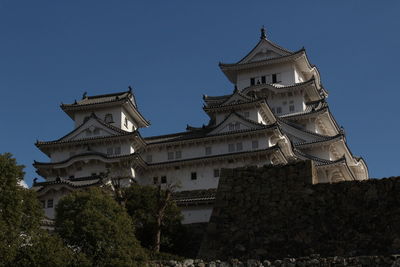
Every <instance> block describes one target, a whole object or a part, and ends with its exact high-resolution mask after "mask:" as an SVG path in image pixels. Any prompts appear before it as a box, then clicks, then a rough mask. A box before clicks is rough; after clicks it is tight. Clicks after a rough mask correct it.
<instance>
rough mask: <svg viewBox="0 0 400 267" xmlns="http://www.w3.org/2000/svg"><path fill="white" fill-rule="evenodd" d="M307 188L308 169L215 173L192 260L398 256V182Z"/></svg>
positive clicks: (307, 165)
mask: <svg viewBox="0 0 400 267" xmlns="http://www.w3.org/2000/svg"><path fill="white" fill-rule="evenodd" d="M313 181H315V168H314V166H313V164H312V162H310V161H306V162H298V163H295V164H292V165H287V166H280V167H263V168H254V167H248V168H237V169H226V170H223V171H222V176H221V178H220V182H219V187H218V192H217V196H216V201H215V206H214V210H213V213H212V216H211V219H210V223H209V225H208V228H207V234H206V237H205V239H204V240H203V243H202V246H201V249H200V252H199V255H198V258H202V259H221V260H225V259H230V258H239V259H249V258H252V259H272V260H274V259H282V258H294V257H296V258H297V257H302V256H304V255H312V254H319V255H322V256H323V257H329V256H334V255H336V256H345V257H353V256H357V255H391V254H397V253H399V252H400V178H386V179H379V180H376V179H371V180H367V181H351V182H340V183H336V184H313ZM299 266H300V265H299ZM307 266H308V265H307ZM318 266H319V265H318ZM320 266H325V265H320Z"/></svg>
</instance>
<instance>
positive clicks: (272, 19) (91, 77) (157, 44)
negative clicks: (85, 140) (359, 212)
mask: <svg viewBox="0 0 400 267" xmlns="http://www.w3.org/2000/svg"><path fill="white" fill-rule="evenodd" d="M399 13H400V2H399V1H384V3H383V1H140V2H139V1H122V0H121V1H100V0H96V1H56V0H51V1H18V0H0V33H1V39H0V101H1V102H0V114H1V116H2V123H1V126H0V127H1V128H0V153H3V152H11V153H13V154H14V155H15V157H16V158H17V160H18V162H19V163H20V164H24V165H26V172H27V174H26V177H25V179H26V181H27V183H28V184H30V183H31V181H32V179H33V178H34V177H36V176H37V175H36V173H35V172H34V168H33V167H32V163H33V160H37V161H47V160H48V159H47V157H46V156H45V155H44V154H42V153H41V152H40V151H39V150H38V149H37V148H36V147H35V146H34V142H35V141H36V139H39V140H54V139H58V138H59V137H61V136H63V135H64V134H66V133H67V132H69V131H70V130H72V127H73V123H72V120H71V119H70V118H69V117H68V116H67V115H66V114H64V113H63V112H62V110H61V109H60V108H59V105H60V103H61V102H64V103H70V102H73V101H74V100H75V99H80V98H81V96H82V93H83V92H84V91H87V92H88V94H89V95H93V94H102V93H109V92H117V91H123V90H126V89H127V87H128V85H132V87H133V88H134V92H135V95H136V99H137V101H138V104H139V109H140V111H141V112H142V114H143V115H144V116H145V117H146V118H147V119H149V120H150V121H151V124H152V125H151V126H150V127H149V128H148V129H144V130H142V131H141V133H142V135H144V136H149V135H158V134H164V133H172V132H176V131H183V130H184V129H185V127H186V124H191V125H201V124H203V123H207V116H206V115H205V114H204V112H203V111H202V109H201V107H202V104H203V103H202V94H208V95H221V94H227V93H230V92H231V91H232V90H233V85H232V84H230V83H229V82H228V80H227V79H226V78H225V76H224V75H223V74H222V72H221V71H220V70H219V68H218V62H219V61H223V62H235V61H236V60H238V59H240V58H241V57H242V56H244V55H245V54H246V53H247V52H248V51H249V50H250V49H251V48H253V46H254V45H255V44H256V43H257V41H258V39H259V29H260V27H261V26H262V25H265V27H266V28H267V34H268V37H269V39H271V40H272V41H274V42H276V43H278V44H280V45H281V46H283V47H285V48H288V49H291V50H297V49H300V48H301V47H303V46H304V47H305V48H306V50H307V53H308V55H309V57H310V60H311V62H312V63H313V64H316V65H317V66H318V68H319V70H320V72H321V78H322V82H323V84H324V86H325V88H326V89H327V90H328V91H329V93H330V95H329V98H328V101H329V104H330V108H331V111H332V112H333V114H334V115H335V117H336V119H337V120H338V122H339V124H340V125H343V126H344V128H345V130H346V133H347V142H348V144H349V147H350V148H351V149H352V151H353V153H354V154H356V155H360V156H363V157H364V158H365V160H366V162H367V164H368V166H369V171H370V176H371V177H388V176H396V175H400V169H399V167H398V166H399V159H398V153H399V150H400V140H399V138H398V136H399V134H398V133H399V132H400V124H399V121H400V120H399V113H400V111H399V97H400V87H399V81H398V79H399V77H400V75H399V71H398V64H399V62H400V56H399V54H400V53H399V47H400V34H399V33H400V30H399V29H400V17H399Z"/></svg>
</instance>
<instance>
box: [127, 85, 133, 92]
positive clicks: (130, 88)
mask: <svg viewBox="0 0 400 267" xmlns="http://www.w3.org/2000/svg"><path fill="white" fill-rule="evenodd" d="M128 89H129V93H132V87H131V86H130V85H129V86H128Z"/></svg>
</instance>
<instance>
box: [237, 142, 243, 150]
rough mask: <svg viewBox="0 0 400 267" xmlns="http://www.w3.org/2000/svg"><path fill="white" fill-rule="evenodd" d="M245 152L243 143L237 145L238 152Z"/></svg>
mask: <svg viewBox="0 0 400 267" xmlns="http://www.w3.org/2000/svg"><path fill="white" fill-rule="evenodd" d="M242 150H243V144H242V143H236V151H242Z"/></svg>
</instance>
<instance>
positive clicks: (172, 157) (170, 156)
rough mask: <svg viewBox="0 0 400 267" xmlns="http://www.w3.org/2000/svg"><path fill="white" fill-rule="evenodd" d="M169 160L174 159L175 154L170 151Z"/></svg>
mask: <svg viewBox="0 0 400 267" xmlns="http://www.w3.org/2000/svg"><path fill="white" fill-rule="evenodd" d="M168 159H169V160H170V159H174V152H172V151H170V152H168Z"/></svg>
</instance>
